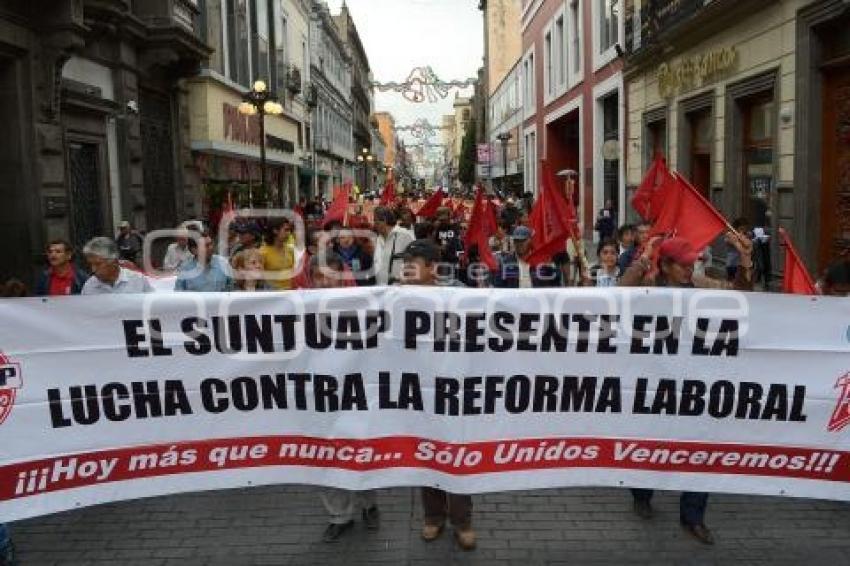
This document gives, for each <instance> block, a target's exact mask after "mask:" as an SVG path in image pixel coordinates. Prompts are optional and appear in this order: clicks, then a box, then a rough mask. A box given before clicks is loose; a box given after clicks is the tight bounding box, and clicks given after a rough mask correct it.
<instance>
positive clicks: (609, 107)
mask: <svg viewBox="0 0 850 566" xmlns="http://www.w3.org/2000/svg"><path fill="white" fill-rule="evenodd" d="M619 102H620V96H619V93H618V92H613V93H611V94H609V95H608V96H606V97H604V98H601V99H600V100H599V104H600V105H601V107H602V108H601V110H602V141H603V144H607V143H609V142H613V143H619V139H620V104H619ZM602 175H603V176H602V197H603V206H604V205H607V203H608V202H609V201H610V202H611V203H612V204H613V209H614V210H619V207H620V160H619V158H615V159H605V158H603V165H602Z"/></svg>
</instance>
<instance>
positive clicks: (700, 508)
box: [632, 489, 708, 525]
mask: <svg viewBox="0 0 850 566" xmlns="http://www.w3.org/2000/svg"><path fill="white" fill-rule="evenodd" d="M653 493H654V492H653V490H651V489H632V496H633V497H634V498H635V501H646V502H647V503H648V502H649V500H650V499H652V494H653ZM706 507H708V494H707V493H703V492H694V491H683V492H682V496H681V497H680V498H679V520H680V521H681V522H682V524H683V525H702V524H704V521H705V509H706Z"/></svg>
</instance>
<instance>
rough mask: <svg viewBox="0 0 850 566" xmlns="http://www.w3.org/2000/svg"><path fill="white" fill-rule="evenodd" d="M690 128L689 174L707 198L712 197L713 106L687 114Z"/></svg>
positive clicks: (692, 182) (695, 185)
mask: <svg viewBox="0 0 850 566" xmlns="http://www.w3.org/2000/svg"><path fill="white" fill-rule="evenodd" d="M686 119H687V123H688V127H689V129H690V155H689V156H688V159H689V167H688V169H689V171H688V172H689V176H690V181H691V184H692V185H693V186H694V187H696V188H697V189H699V191H700V193H702V196H704V197H705V198H706V199H710V198H711V146H712V145H713V143H714V118H713V116H712V112H711V108H705V109H703V110H698V111H696V112H690V113H688V114H687V115H686Z"/></svg>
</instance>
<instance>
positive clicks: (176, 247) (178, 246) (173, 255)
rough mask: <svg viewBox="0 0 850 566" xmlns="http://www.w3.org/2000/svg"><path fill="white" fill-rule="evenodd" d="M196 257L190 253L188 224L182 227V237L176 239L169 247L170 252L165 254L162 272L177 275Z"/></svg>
mask: <svg viewBox="0 0 850 566" xmlns="http://www.w3.org/2000/svg"><path fill="white" fill-rule="evenodd" d="M194 258H195V256H193V255H192V252H191V251H189V232H188V230H187V226H186V224H182V225H181V226H180V235H179V236H177V237H176V238H175V241H174V242H173V243H171V244H169V245H168V250H167V251H166V252H165V258H163V260H162V270H163V271H167V272H168V273H175V272H177V271H180V269H181V268H182V267H183V266H184V265H186V264H187V263H189V262H190V261H192V260H193V259H194Z"/></svg>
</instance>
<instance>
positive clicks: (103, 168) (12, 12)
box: [0, 0, 210, 283]
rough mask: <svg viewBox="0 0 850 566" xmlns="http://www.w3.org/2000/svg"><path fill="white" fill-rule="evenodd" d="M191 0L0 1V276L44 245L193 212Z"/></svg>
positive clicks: (23, 265)
mask: <svg viewBox="0 0 850 566" xmlns="http://www.w3.org/2000/svg"><path fill="white" fill-rule="evenodd" d="M198 16H199V9H198V6H197V2H196V1H194V0H148V1H145V2H130V1H129V0H97V1H95V0H51V1H48V0H31V1H29V2H12V1H4V2H2V3H0V97H2V99H3V102H4V104H2V106H0V108H2V109H0V112H2V113H3V114H4V115H3V116H2V123H3V124H4V135H3V136H2V137H0V155H2V161H0V199H2V202H3V206H2V207H0V241H2V242H3V254H2V256H3V261H2V262H0V279H3V278H5V277H9V276H15V277H19V278H22V279H24V280H25V281H27V282H30V283H31V282H32V281H33V279H34V276H35V275H36V273H37V271H38V270H39V269H40V268H41V267H42V265H43V251H44V246H45V243H46V242H48V241H50V240H52V239H55V238H63V239H67V240H69V241H71V242H72V243H73V244H74V245H75V246H76V247H78V248H79V247H80V246H81V245H82V244H83V243H84V242H85V241H87V240H88V239H90V238H92V237H94V236H98V235H109V236H112V235H114V230H115V227H116V224H117V223H118V222H119V221H121V220H129V221H131V222H132V223H133V224H135V225H136V226H137V227H138V228H140V229H143V230H150V229H154V228H160V227H172V226H174V225H175V224H176V223H177V222H178V221H180V220H182V219H184V218H188V217H194V216H196V215H198V214H199V213H200V195H199V193H198V180H197V178H196V176H195V172H194V169H193V167H192V159H191V154H190V151H189V123H188V114H187V105H186V101H187V97H186V91H185V88H184V85H183V82H182V79H183V78H185V77H188V76H192V75H193V74H195V73H196V72H197V70H198V68H199V66H200V64H201V62H202V61H204V60H205V59H206V58H207V57H208V56H209V54H210V49H209V48H208V47H207V46H206V45H205V44H204V43H203V41H201V39H200V37H199V35H198V33H197V20H198Z"/></svg>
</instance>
